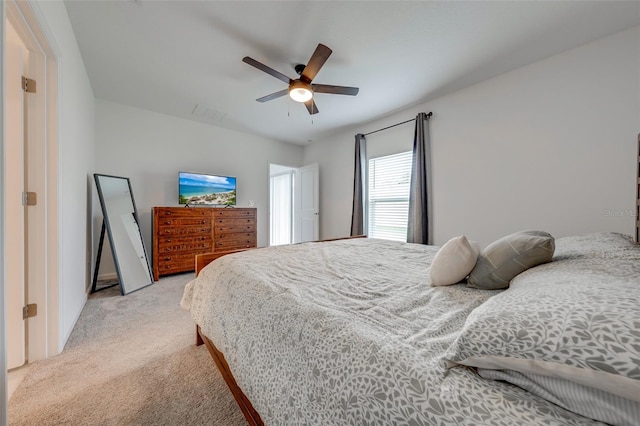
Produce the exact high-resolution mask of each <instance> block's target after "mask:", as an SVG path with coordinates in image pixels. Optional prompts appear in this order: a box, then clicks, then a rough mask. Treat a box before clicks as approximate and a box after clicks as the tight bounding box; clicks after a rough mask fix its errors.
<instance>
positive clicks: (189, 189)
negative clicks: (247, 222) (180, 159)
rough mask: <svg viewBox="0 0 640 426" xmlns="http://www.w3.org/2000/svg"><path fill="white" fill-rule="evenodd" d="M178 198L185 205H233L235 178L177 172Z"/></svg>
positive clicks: (234, 202)
mask: <svg viewBox="0 0 640 426" xmlns="http://www.w3.org/2000/svg"><path fill="white" fill-rule="evenodd" d="M178 198H179V203H180V204H186V205H208V206H235V205H236V178H235V177H231V176H217V175H205V174H201V173H191V172H178Z"/></svg>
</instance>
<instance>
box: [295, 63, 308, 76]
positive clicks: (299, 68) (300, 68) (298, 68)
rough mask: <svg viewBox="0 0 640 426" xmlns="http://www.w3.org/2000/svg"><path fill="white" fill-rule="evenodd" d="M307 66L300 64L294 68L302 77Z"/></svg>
mask: <svg viewBox="0 0 640 426" xmlns="http://www.w3.org/2000/svg"><path fill="white" fill-rule="evenodd" d="M305 67H306V65H304V64H298V65H296V66H295V67H293V69H294V70H296V74H298V75H302V71H304V69H305Z"/></svg>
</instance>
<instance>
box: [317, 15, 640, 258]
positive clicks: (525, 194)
mask: <svg viewBox="0 0 640 426" xmlns="http://www.w3.org/2000/svg"><path fill="white" fill-rule="evenodd" d="M639 42H640V27H634V28H632V29H630V30H626V31H623V32H621V33H618V34H614V35H612V36H609V37H606V38H603V39H600V40H597V41H595V42H592V43H590V44H587V45H584V46H582V47H579V48H576V49H572V50H569V51H566V52H564V53H561V54H559V55H556V56H553V57H550V58H547V59H545V60H542V61H539V62H536V63H533V64H530V65H528V66H526V67H523V68H520V69H517V70H514V71H511V72H508V73H506V74H502V75H500V76H497V77H495V78H492V79H490V80H487V81H484V82H482V83H479V84H476V85H474V86H471V87H469V88H466V89H464V90H460V91H458V92H455V93H453V94H450V95H447V96H443V97H441V98H439V99H435V100H433V101H430V102H427V103H424V104H422V105H418V106H416V107H413V108H409V109H406V110H404V111H401V112H399V113H397V114H394V115H393V116H389V117H386V118H384V119H381V120H376V121H375V122H371V123H367V124H366V125H362V126H359V127H357V128H353V129H352V130H351V131H350V132H345V133H342V134H340V135H337V136H335V137H332V138H328V139H327V140H322V141H317V142H314V143H313V144H312V145H310V146H308V147H305V151H304V162H305V163H310V162H314V161H317V162H319V163H320V167H321V170H322V173H321V185H320V187H321V188H322V189H321V212H322V214H321V238H331V237H337V236H344V235H348V233H349V229H350V228H349V227H350V221H351V203H352V188H353V161H354V160H353V155H354V154H353V152H354V134H355V133H358V132H362V133H366V132H369V131H372V130H375V129H378V128H382V127H385V126H387V125H389V124H393V123H396V122H400V121H404V120H407V119H410V118H412V117H415V115H416V114H417V113H418V112H420V111H425V112H429V111H433V113H434V115H433V117H432V118H431V120H430V129H431V144H432V176H433V177H432V184H433V195H432V203H433V208H434V222H435V225H434V226H435V229H434V243H435V244H438V245H439V244H442V243H444V242H445V241H447V240H448V239H449V238H451V237H453V236H456V235H459V234H462V233H465V234H467V235H468V236H469V237H470V238H472V239H474V240H477V241H479V242H480V243H481V244H482V245H483V246H484V245H486V244H489V243H490V242H491V241H493V240H495V239H496V238H499V237H501V236H503V235H505V234H507V233H510V232H514V231H518V230H522V229H533V228H535V229H541V230H546V231H548V232H551V233H552V234H553V235H554V236H556V237H562V236H566V235H571V234H578V233H587V232H599V231H616V232H623V233H627V234H632V233H633V230H634V218H633V216H632V214H633V206H634V200H635V186H634V176H635V155H636V149H637V148H636V137H637V134H638V132H639V131H640V105H639V104H640V99H639V96H638V94H639V93H640V87H639V86H640V82H639V81H640V50H639V46H640V44H639ZM412 139H413V124H412V123H410V124H405V125H402V126H399V127H396V128H394V129H391V130H387V131H383V132H380V133H376V134H374V135H371V136H370V137H369V138H368V142H369V155H370V156H376V155H382V154H389V153H393V152H401V151H405V150H409V149H411V145H412Z"/></svg>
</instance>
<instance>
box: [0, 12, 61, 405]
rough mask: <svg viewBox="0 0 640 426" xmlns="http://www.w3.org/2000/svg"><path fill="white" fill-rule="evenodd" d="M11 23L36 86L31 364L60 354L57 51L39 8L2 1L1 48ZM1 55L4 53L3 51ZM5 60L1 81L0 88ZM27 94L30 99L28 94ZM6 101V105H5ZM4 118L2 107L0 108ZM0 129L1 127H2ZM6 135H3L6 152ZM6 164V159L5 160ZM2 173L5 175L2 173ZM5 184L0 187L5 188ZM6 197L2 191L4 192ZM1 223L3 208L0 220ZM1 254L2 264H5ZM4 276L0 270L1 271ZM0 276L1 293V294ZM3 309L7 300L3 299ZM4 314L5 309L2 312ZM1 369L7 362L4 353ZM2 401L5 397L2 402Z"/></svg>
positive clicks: (31, 119)
mask: <svg viewBox="0 0 640 426" xmlns="http://www.w3.org/2000/svg"><path fill="white" fill-rule="evenodd" d="M6 21H8V22H11V24H12V26H13V27H14V28H15V29H16V31H17V32H18V34H19V36H20V38H21V39H22V41H23V43H24V44H25V46H26V47H27V50H28V51H29V58H30V62H29V68H30V70H29V73H30V77H31V78H35V79H36V81H37V92H36V95H37V96H34V97H32V98H31V97H30V99H29V103H28V112H27V116H28V128H27V132H28V133H29V143H28V144H27V149H28V150H29V154H28V166H27V167H28V170H29V171H28V173H29V174H28V175H27V179H28V182H29V184H28V185H29V187H28V188H27V189H26V190H28V191H33V192H36V193H37V194H38V195H37V198H38V203H37V205H36V206H32V207H29V209H30V210H29V219H28V225H27V226H28V229H29V232H28V233H27V244H28V247H29V248H28V250H29V251H28V257H29V258H32V259H38V262H31V263H30V264H29V266H28V269H27V275H28V278H27V293H28V297H29V299H28V300H27V302H28V303H37V304H38V315H37V316H36V317H33V318H30V319H29V320H28V325H27V326H28V328H29V332H28V337H27V338H28V340H27V359H28V360H29V361H35V360H38V359H44V358H47V357H50V356H53V355H57V354H58V353H60V350H61V347H60V344H59V338H58V324H59V322H58V317H59V301H58V284H59V278H58V277H59V275H58V271H59V267H58V252H59V242H58V235H59V230H58V214H59V213H58V170H59V167H58V140H59V135H58V110H59V101H60V99H59V97H58V92H59V90H58V85H59V79H58V76H59V69H58V66H59V63H58V61H57V58H58V57H59V56H60V55H59V54H58V52H59V49H58V48H57V46H56V45H55V44H54V43H52V40H53V37H52V36H51V32H50V30H49V28H48V27H47V26H46V25H43V23H45V22H46V21H45V20H44V18H43V16H42V12H41V11H40V9H39V6H38V4H37V3H31V2H27V1H15V0H7V1H5V2H3V17H2V23H3V26H2V28H3V31H2V44H3V46H4V44H5V37H6V31H5V29H4V23H5V22H6ZM3 52H4V49H3ZM4 78H5V74H4V55H3V68H2V80H3V87H4ZM30 95H31V94H30ZM3 102H4V101H3ZM3 119H4V106H3ZM3 128H4V126H3ZM4 143H5V136H4V134H3V135H2V149H3V152H4ZM3 161H4V158H3ZM3 173H4V171H3ZM3 185H4V183H3ZM3 192H4V188H3ZM1 219H2V222H3V226H10V224H5V223H4V221H5V217H4V206H2V216H1ZM4 260H5V258H4V252H3V253H2V261H3V262H4ZM3 274H4V271H3ZM4 289H5V283H4V275H3V277H2V286H1V290H2V292H4ZM2 303H3V306H4V303H6V300H2ZM3 311H4V309H3ZM5 327H6V324H5V323H4V318H3V323H2V328H3V336H2V344H3V347H4V348H6V344H7V342H6V333H4V332H5ZM2 356H3V360H2V361H3V363H4V366H3V369H2V371H3V372H5V373H6V359H4V352H3V355H2ZM5 383H6V382H5ZM4 399H6V394H5V398H4Z"/></svg>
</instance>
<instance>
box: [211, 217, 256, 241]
mask: <svg viewBox="0 0 640 426" xmlns="http://www.w3.org/2000/svg"><path fill="white" fill-rule="evenodd" d="M214 229H215V235H216V238H218V236H220V235H222V234H230V233H236V232H255V231H256V224H255V221H254V222H243V223H242V224H240V225H237V224H229V223H227V222H223V223H216V224H215V227H214Z"/></svg>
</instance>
